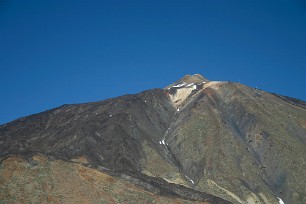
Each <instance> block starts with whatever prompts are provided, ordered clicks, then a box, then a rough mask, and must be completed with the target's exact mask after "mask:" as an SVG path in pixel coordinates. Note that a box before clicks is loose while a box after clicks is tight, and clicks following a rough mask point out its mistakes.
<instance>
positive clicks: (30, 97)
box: [0, 0, 306, 124]
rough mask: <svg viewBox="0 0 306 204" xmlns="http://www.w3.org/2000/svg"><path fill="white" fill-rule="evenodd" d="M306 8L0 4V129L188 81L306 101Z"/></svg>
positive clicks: (293, 0)
mask: <svg viewBox="0 0 306 204" xmlns="http://www.w3.org/2000/svg"><path fill="white" fill-rule="evenodd" d="M305 72H306V3H305V1H303V0H288V1H282V0H277V1H272V0H269V1H266V0H265V1H260V0H257V1H255V0H254V1H251V0H250V1H248V0H247V1H246V0H241V1H238V0H230V1H229V0H224V1H222V0H219V1H216V0H202V1H196V0H194V1H189V0H188V1H187V0H186V1H179V0H175V1H174V0H173V1H167V0H163V1H158V0H154V1H153V0H152V1H128V0H125V1H123V0H122V1H114V0H110V1H102V0H101V1H85V0H83V1H77V0H73V1H68V0H66V1H62V0H61V1H58V0H50V1H49V0H44V1H41V0H37V1H32V0H27V1H23V0H20V1H15V0H11V1H10V0H1V1H0V79H1V80H0V94H1V97H0V99H1V100H0V124H3V123H7V122H9V121H11V120H13V119H16V118H18V117H21V116H26V115H29V114H33V113H38V112H41V111H44V110H47V109H51V108H54V107H57V106H60V105H62V104H70V103H82V102H90V101H98V100H103V99H106V98H111V97H115V96H119V95H123V94H127V93H138V92H140V91H143V90H146V89H151V88H156V87H165V86H166V85H168V84H170V83H172V82H173V81H175V80H177V79H179V78H181V77H182V76H183V75H185V74H195V73H199V74H202V75H203V76H205V77H207V78H208V79H210V80H231V81H236V82H240V83H242V84H246V85H248V86H252V87H258V88H260V89H263V90H266V91H269V92H275V93H279V94H282V95H288V96H291V97H295V98H299V99H302V100H306V91H305V88H306V73H305Z"/></svg>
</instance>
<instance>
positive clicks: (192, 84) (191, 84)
mask: <svg viewBox="0 0 306 204" xmlns="http://www.w3.org/2000/svg"><path fill="white" fill-rule="evenodd" d="M191 86H194V83H190V84H187V86H186V87H191Z"/></svg>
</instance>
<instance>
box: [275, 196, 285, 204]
mask: <svg viewBox="0 0 306 204" xmlns="http://www.w3.org/2000/svg"><path fill="white" fill-rule="evenodd" d="M277 199H278V202H279V204H285V203H284V201H283V200H282V199H281V198H279V197H277Z"/></svg>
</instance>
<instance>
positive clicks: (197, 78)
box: [165, 74, 209, 89]
mask: <svg viewBox="0 0 306 204" xmlns="http://www.w3.org/2000/svg"><path fill="white" fill-rule="evenodd" d="M203 82H209V80H208V79H206V78H204V77H203V76H202V75H200V74H194V75H185V76H184V77H182V78H181V79H179V80H177V81H176V82H174V83H172V84H170V85H168V86H167V87H165V89H169V88H171V87H180V86H185V85H187V86H188V85H190V84H200V83H203Z"/></svg>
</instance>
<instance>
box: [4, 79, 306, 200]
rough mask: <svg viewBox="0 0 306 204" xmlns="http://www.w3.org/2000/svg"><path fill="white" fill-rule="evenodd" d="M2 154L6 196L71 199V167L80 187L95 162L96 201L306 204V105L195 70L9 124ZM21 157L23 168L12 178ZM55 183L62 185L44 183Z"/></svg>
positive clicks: (73, 187)
mask: <svg viewBox="0 0 306 204" xmlns="http://www.w3.org/2000/svg"><path fill="white" fill-rule="evenodd" d="M37 157H39V158H44V162H37V161H36V159H35V158H37ZM80 158H82V159H81V161H86V162H79V161H80ZM0 159H1V161H2V163H1V166H0V183H1V185H0V186H1V188H2V192H6V193H5V194H0V200H5V201H12V200H13V199H18V196H17V195H22V193H23V192H30V193H28V194H29V196H28V198H27V199H29V200H31V199H32V201H34V202H35V201H38V200H39V199H47V198H48V196H49V197H53V198H54V195H57V196H56V199H58V200H57V201H58V202H65V201H70V200H69V198H70V197H69V196H68V197H67V195H64V194H61V195H60V194H58V192H60V190H59V189H61V188H64V186H65V184H64V183H63V182H62V181H61V179H64V177H65V175H67V174H66V173H64V172H65V171H66V168H69V169H71V171H72V172H73V173H72V176H74V177H73V180H76V183H69V185H66V186H65V189H67V191H68V192H67V193H68V194H69V195H73V194H79V193H77V192H79V191H81V189H82V185H83V183H84V182H85V181H84V180H82V179H83V177H82V173H81V172H80V171H79V169H81V168H86V171H89V172H94V173H91V175H94V176H91V177H92V179H93V180H91V181H93V183H92V184H85V183H84V185H91V186H92V190H90V191H91V192H96V194H95V195H96V197H95V196H89V197H86V198H85V197H83V198H82V199H89V200H90V199H91V198H92V200H91V201H92V202H102V203H103V202H108V203H112V202H115V203H125V201H124V199H127V200H130V199H132V200H134V201H135V203H144V202H148V203H154V202H162V203H169V202H170V200H171V202H176V201H177V202H182V203H184V202H186V203H188V202H196V201H198V202H208V203H279V199H278V198H281V199H282V200H283V201H284V202H285V203H306V186H305V184H306V177H305V175H306V106H305V102H303V101H300V100H297V99H292V98H290V97H284V96H279V95H277V94H270V93H267V92H264V91H260V90H257V89H253V88H250V87H247V86H244V85H241V84H238V83H231V82H217V81H209V80H207V79H205V78H203V77H202V76H200V75H192V76H190V75H187V76H185V77H183V78H182V79H180V80H178V81H177V82H175V83H173V84H171V85H169V86H167V87H166V88H164V89H153V90H148V91H144V92H142V93H139V94H134V95H125V96H121V97H117V98H113V99H108V100H105V101H100V102H94V103H86V104H74V105H64V106H61V107H58V108H55V109H52V110H49V111H46V112H43V113H40V114H35V115H31V116H28V117H24V118H20V119H18V120H15V121H13V122H11V123H8V124H5V125H2V126H0ZM45 160H46V161H47V164H48V165H47V164H46V162H45ZM17 161H18V162H17ZM11 162H13V163H14V165H15V167H14V168H17V169H18V173H16V174H10V176H7V172H8V171H10V170H9V169H10V166H12V164H10V163H11ZM16 162H17V164H16ZM37 163H38V164H37ZM50 165H51V167H50ZM54 165H55V166H54ZM16 166H17V167H16ZM67 166H69V167H67ZM53 168H55V169H53ZM35 169H39V172H41V174H43V175H45V176H42V178H40V179H42V180H39V178H36V177H35V176H34V175H35V173H34V172H35V171H36V170H35ZM54 172H57V173H54ZM50 175H52V176H50ZM50 177H55V179H53V180H51V181H48V178H50ZM76 177H77V178H78V179H76ZM24 178H28V179H27V180H24ZM101 178H107V179H102V180H101ZM108 178H111V179H110V180H114V181H115V183H116V184H113V183H112V182H108V181H109V180H108ZM35 182H36V183H38V184H35V185H36V186H35V185H34V184H33V183H35ZM48 182H51V183H52V184H50V185H51V186H54V187H53V188H51V189H49V190H48V191H47V192H46V193H43V192H42V191H39V190H38V187H37V185H38V186H39V185H46V184H45V183H48ZM17 184H18V187H20V188H22V189H23V190H22V191H18V193H19V194H18V193H17V192H16V191H17V186H16V185H17ZM33 185H34V186H33ZM126 185H130V186H131V189H132V190H128V189H127V188H126V187H125V186H126ZM47 186H48V185H47ZM105 186H106V187H105ZM1 188H0V189H1ZM109 189H111V190H109ZM133 189H137V190H133ZM0 192H1V191H0ZM118 192H119V193H118ZM20 193H21V194H20ZM110 194H111V195H110ZM1 197H2V199H1ZM157 198H158V199H160V200H158V199H157ZM101 199H106V200H105V201H102V200H101ZM137 199H139V200H137ZM44 201H48V200H44ZM87 201H88V200H87Z"/></svg>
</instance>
